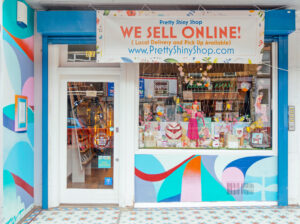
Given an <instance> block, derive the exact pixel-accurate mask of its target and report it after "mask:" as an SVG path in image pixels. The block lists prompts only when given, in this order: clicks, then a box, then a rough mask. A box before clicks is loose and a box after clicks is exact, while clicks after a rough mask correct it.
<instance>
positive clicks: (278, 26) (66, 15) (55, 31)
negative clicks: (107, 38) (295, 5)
mask: <svg viewBox="0 0 300 224" xmlns="http://www.w3.org/2000/svg"><path fill="white" fill-rule="evenodd" d="M295 26H296V25H295V10H270V11H266V13H265V35H268V36H273V35H288V34H290V33H292V32H293V31H295ZM37 30H38V32H39V33H41V34H43V35H47V36H94V37H95V36H96V12H95V11H38V12H37Z"/></svg>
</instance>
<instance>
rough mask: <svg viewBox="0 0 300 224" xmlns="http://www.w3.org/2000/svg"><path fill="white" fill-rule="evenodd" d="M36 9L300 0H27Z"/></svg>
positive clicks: (298, 1) (295, 1)
mask: <svg viewBox="0 0 300 224" xmlns="http://www.w3.org/2000/svg"><path fill="white" fill-rule="evenodd" d="M27 2H28V3H29V4H30V5H31V6H32V7H33V8H35V9H78V8H84V9H88V8H91V9H96V8H97V9H98V8H99V9H100V8H116V9H119V8H118V7H124V8H130V7H132V8H135V9H136V8H139V7H138V6H140V7H141V8H142V7H144V9H147V8H148V9H149V8H150V9H159V8H162V9H167V8H168V7H169V8H170V7H171V8H172V9H189V8H190V7H197V6H199V5H201V6H203V7H204V8H228V7H233V8H236V7H239V8H244V7H257V6H258V7H259V8H261V7H263V8H264V7H267V8H276V7H286V8H296V9H300V0H86V1H84V0H27Z"/></svg>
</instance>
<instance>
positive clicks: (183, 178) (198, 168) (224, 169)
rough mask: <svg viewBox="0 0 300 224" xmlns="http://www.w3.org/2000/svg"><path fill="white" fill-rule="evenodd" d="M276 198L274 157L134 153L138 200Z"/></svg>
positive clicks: (136, 197) (188, 200)
mask: <svg viewBox="0 0 300 224" xmlns="http://www.w3.org/2000/svg"><path fill="white" fill-rule="evenodd" d="M276 200H277V158H276V157H274V156H248V157H245V156H244V157H242V156H227V155H226V156H225V155H221V156H215V155H205V156H201V155H192V156H184V155H172V156H170V155H164V154H160V155H148V154H147V155H143V154H138V155H135V201H136V202H201V201H203V202H209V201H276Z"/></svg>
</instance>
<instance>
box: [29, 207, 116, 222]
mask: <svg viewBox="0 0 300 224" xmlns="http://www.w3.org/2000/svg"><path fill="white" fill-rule="evenodd" d="M119 216H120V210H119V209H110V208H54V209H50V210H43V211H42V212H41V213H40V214H39V215H38V216H37V217H35V218H34V219H33V220H32V222H31V223H32V224H44V223H45V224H46V223H59V224H64V223H72V224H73V223H74V224H83V223H88V224H102V223H103V224H104V223H105V224H117V223H118V220H119Z"/></svg>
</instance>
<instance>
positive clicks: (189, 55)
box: [97, 10, 265, 64]
mask: <svg viewBox="0 0 300 224" xmlns="http://www.w3.org/2000/svg"><path fill="white" fill-rule="evenodd" d="M264 17H265V14H264V12H263V11H255V10H251V11H131V10H129V11H109V10H104V11H102V10H101V11H97V62H99V63H101V62H125V63H131V62H167V63H176V62H190V63H243V64H252V63H253V64H259V63H261V61H262V54H261V53H262V52H261V51H262V48H263V46H264Z"/></svg>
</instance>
